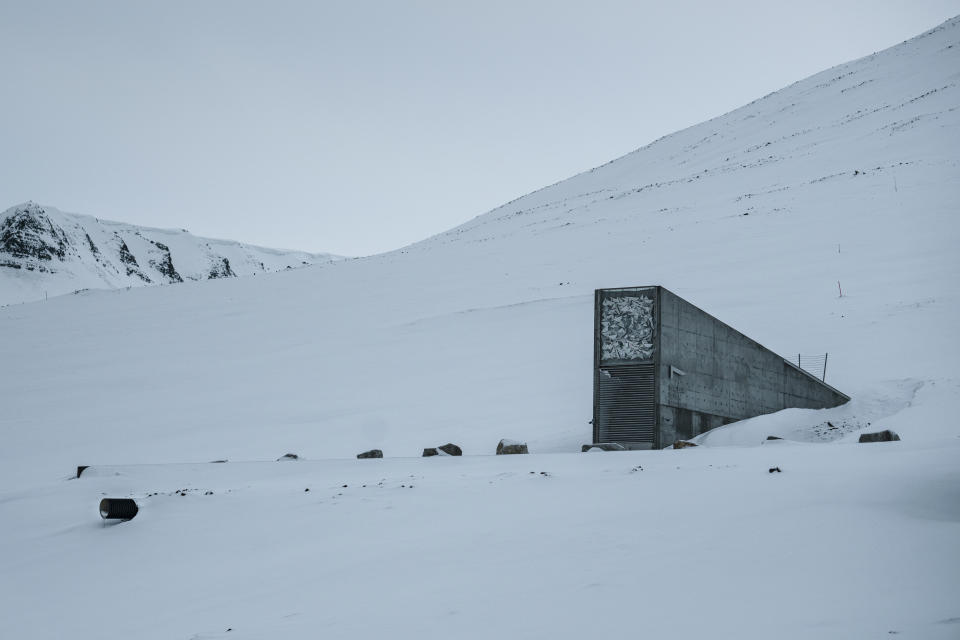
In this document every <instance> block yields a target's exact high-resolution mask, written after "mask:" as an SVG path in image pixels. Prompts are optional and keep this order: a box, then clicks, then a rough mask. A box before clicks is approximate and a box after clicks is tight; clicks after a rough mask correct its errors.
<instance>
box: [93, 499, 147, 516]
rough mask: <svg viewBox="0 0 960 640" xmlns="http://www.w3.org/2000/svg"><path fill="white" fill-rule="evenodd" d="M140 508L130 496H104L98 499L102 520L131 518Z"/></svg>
mask: <svg viewBox="0 0 960 640" xmlns="http://www.w3.org/2000/svg"><path fill="white" fill-rule="evenodd" d="M139 510H140V508H139V507H138V506H137V503H136V502H135V501H133V500H132V499H130V498H104V499H103V500H101V501H100V517H101V518H103V519H104V520H131V519H133V517H134V516H135V515H137V512H138V511H139Z"/></svg>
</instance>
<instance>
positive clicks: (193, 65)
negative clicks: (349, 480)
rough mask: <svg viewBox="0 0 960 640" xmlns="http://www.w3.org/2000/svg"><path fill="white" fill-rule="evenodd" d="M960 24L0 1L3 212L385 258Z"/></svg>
mask: <svg viewBox="0 0 960 640" xmlns="http://www.w3.org/2000/svg"><path fill="white" fill-rule="evenodd" d="M958 13H960V0H952V1H946V0H903V1H897V2H894V1H886V0H874V1H872V2H861V1H851V0H847V1H845V2H838V1H837V0H831V1H820V0H804V1H802V2H796V1H791V2H775V1H772V0H742V1H732V2H708V1H701V2H683V1H673V2H640V1H636V2H604V1H599V0H593V1H589V2H563V1H559V0H558V1H553V2H549V1H543V2H525V1H523V0H512V1H508V2H499V1H496V0H483V1H482V2H480V1H478V2H472V3H467V2H452V1H437V2H403V1H400V0H396V1H388V0H383V1H381V2H363V1H359V0H354V1H345V2H320V1H315V2H285V1H279V0H270V1H263V2H240V1H229V2H227V1H224V2H212V1H200V0H190V1H186V2H181V1H174V0H163V1H156V2H131V1H130V0H122V1H118V2H97V1H90V0H84V1H82V2H77V1H74V0H69V1H63V2H43V1H36V0H30V1H23V2H17V1H16V0H0V87H2V93H0V210H3V209H5V208H7V207H8V206H11V205H13V204H17V203H20V202H22V201H25V200H34V201H36V202H40V203H42V204H47V205H52V206H55V207H57V208H60V209H62V210H65V211H71V212H77V213H88V214H91V215H96V216H98V217H101V218H107V219H114V220H122V221H125V222H131V223H135V224H142V225H148V226H158V227H175V228H186V229H189V230H190V231H191V232H193V233H195V234H197V235H204V236H212V237H219V238H231V239H236V240H242V241H245V242H249V243H254V244H261V245H266V246H275V247H285V248H294V249H304V250H310V251H331V252H335V253H341V254H347V255H365V254H370V253H377V252H381V251H385V250H389V249H393V248H397V247H400V246H403V245H405V244H409V243H410V242H414V241H416V240H420V239H423V238H425V237H427V236H429V235H433V234H435V233H439V232H441V231H443V230H446V229H448V228H450V227H453V226H455V225H457V224H459V223H461V222H464V221H466V220H468V219H470V218H472V217H474V216H476V215H479V214H481V213H484V212H485V211H487V210H489V209H492V208H493V207H496V206H498V205H500V204H503V203H504V202H506V201H508V200H511V199H513V198H515V197H517V196H520V195H522V194H524V193H527V192H529V191H532V190H534V189H538V188H540V187H542V186H545V185H547V184H550V183H553V182H556V181H558V180H562V179H564V178H567V177H569V176H571V175H573V174H575V173H578V172H580V171H583V170H586V169H589V168H591V167H593V166H596V165H599V164H603V163H604V162H607V161H608V160H611V159H613V158H615V157H617V156H620V155H623V154H624V153H627V152H629V151H632V150H633V149H636V148H637V147H640V146H643V145H644V144H647V143H649V142H651V141H653V140H655V139H656V138H659V137H660V136H663V135H666V134H668V133H671V132H673V131H676V130H678V129H681V128H684V127H687V126H690V125H693V124H697V123H698V122H701V121H703V120H706V119H708V118H711V117H714V116H717V115H720V114H722V113H724V112H726V111H729V110H731V109H734V108H736V107H739V106H741V105H743V104H745V103H747V102H749V101H751V100H753V99H755V98H757V97H760V96H762V95H764V94H766V93H769V92H771V91H775V90H777V89H780V88H782V87H784V86H786V85H788V84H790V83H791V82H794V81H796V80H799V79H801V78H803V77H806V76H808V75H811V74H813V73H816V72H818V71H821V70H823V69H825V68H827V67H830V66H833V65H835V64H839V63H841V62H845V61H847V60H850V59H853V58H858V57H861V56H864V55H868V54H870V53H872V52H874V51H877V50H880V49H884V48H886V47H889V46H891V45H894V44H897V43H898V42H900V41H902V40H905V39H907V38H910V37H912V36H914V35H917V34H919V33H921V32H922V31H924V30H926V29H928V28H931V27H934V26H936V25H937V24H939V23H940V22H942V21H944V20H946V19H947V18H949V17H952V16H953V15H956V14H958Z"/></svg>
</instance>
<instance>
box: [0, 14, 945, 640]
mask: <svg viewBox="0 0 960 640" xmlns="http://www.w3.org/2000/svg"><path fill="white" fill-rule="evenodd" d="M958 84H960V19H953V20H951V21H949V22H947V23H945V24H944V25H941V26H940V27H938V28H937V29H934V30H933V31H931V32H929V33H927V34H924V35H922V36H919V37H917V38H915V39H913V40H910V41H908V42H906V43H904V44H901V45H899V46H897V47H894V48H892V49H889V50H887V51H884V52H881V53H878V54H875V55H873V56H869V57H867V58H864V59H862V60H857V61H854V62H850V63H847V64H844V65H841V66H839V67H836V68H834V69H830V70H828V71H825V72H823V73H821V74H818V75H816V76H813V77H811V78H808V79H806V80H803V81H801V82H798V83H796V84H793V85H791V86H789V87H787V88H785V89H783V90H781V91H778V92H776V93H773V94H771V95H769V96H766V97H764V98H762V99H760V100H757V101H756V102H753V103H751V104H749V105H747V106H745V107H743V108H741V109H738V110H736V111H733V112H731V113H729V114H726V115H724V116H721V117H718V118H716V119H714V120H711V121H709V122H706V123H703V124H701V125H698V126H696V127H692V128H690V129H687V130H684V131H681V132H678V133H676V134H673V135H671V136H668V137H666V138H663V139H661V140H658V141H656V142H655V143H653V144H651V145H649V146H647V147H644V148H642V149H639V150H638V151H636V152H634V153H632V154H629V155H627V156H625V157H623V158H620V159H618V160H616V161H613V162H611V163H609V164H607V165H605V166H603V167H599V168H597V169H595V170H593V171H590V172H587V173H584V174H581V175H579V176H576V177H574V178H572V179H570V180H567V181H564V182H561V183H559V184H557V185H553V186H551V187H547V188H545V189H542V190H540V191H538V192H536V193H533V194H530V195H528V196H525V197H523V198H520V199H518V200H516V201H514V202H512V203H509V204H507V205H505V206H503V207H501V208H499V209H497V210H495V211H492V212H490V213H487V214H485V215H482V216H480V217H478V218H476V219H474V220H472V221H471V222H469V223H467V224H465V225H463V226H461V227H459V228H457V229H453V230H451V231H449V232H447V233H444V234H441V235H439V236H436V237H433V238H430V239H427V240H424V241H423V242H420V243H418V244H416V245H413V246H410V247H407V248H405V249H402V250H399V251H396V252H392V253H389V254H385V255H381V256H375V257H371V258H365V259H359V260H349V261H339V262H336V263H333V264H331V265H328V266H325V267H323V268H305V269H298V270H292V271H289V272H282V273H275V274H268V275H264V276H259V277H257V278H246V279H219V280H213V281H204V282H187V283H185V284H183V285H181V286H177V287H153V288H140V289H131V290H129V291H127V290H119V291H91V292H85V293H84V294H82V295H77V296H64V297H61V298H58V299H55V300H50V301H49V302H48V303H44V304H25V305H17V306H10V307H6V308H3V309H0V336H3V339H0V363H2V368H0V390H2V394H3V401H2V403H0V429H2V433H3V435H4V446H3V447H2V448H0V479H2V481H3V482H2V485H3V487H5V489H3V490H2V493H0V522H2V523H3V527H0V576H2V578H0V602H2V603H3V604H2V605H0V606H3V607H4V608H5V610H4V611H2V612H0V613H2V615H0V635H2V636H5V637H6V636H10V637H23V636H31V637H42V638H55V637H63V636H64V635H68V634H69V635H71V636H72V637H102V636H103V635H104V632H103V629H102V625H103V622H102V621H103V620H104V617H105V614H103V615H101V613H102V612H106V611H110V612H118V613H116V616H117V617H116V618H115V619H116V620H117V624H118V625H119V627H120V628H121V630H120V631H117V632H116V633H115V634H114V635H121V636H134V637H158V638H159V637H164V638H166V637H184V638H190V637H196V638H220V637H225V638H234V637H247V638H254V637H288V638H305V637H317V636H318V635H322V636H333V637H381V636H385V635H390V636H392V637H393V636H398V637H411V638H413V637H416V638H423V637H451V635H453V636H458V637H459V636H462V637H478V638H479V637H491V636H492V635H494V634H496V635H507V636H508V637H527V638H537V637H570V638H573V637H583V636H584V635H587V634H591V635H594V636H597V637H622V636H627V635H640V636H650V637H680V638H683V637H691V638H692V637H705V636H707V635H718V636H720V637H743V638H754V637H755V638H761V637H763V638H767V637H770V636H771V635H773V634H776V636H777V637H778V638H813V637H816V638H851V637H865V638H869V637H889V635H890V634H891V632H896V633H897V634H901V635H900V636H899V637H917V638H920V637H922V638H955V637H956V636H957V629H958V628H960V625H958V620H960V608H958V607H957V603H958V602H960V578H958V576H960V551H958V548H957V546H956V542H955V541H956V540H957V539H958V537H960V512H958V508H957V507H958V505H960V495H958V494H957V491H958V487H960V478H958V475H957V469H958V468H960V446H958V445H960V423H958V422H957V421H956V417H955V416H956V413H957V411H956V409H957V406H958V403H960V379H958V375H957V365H956V363H957V362H958V361H960V341H958V340H957V337H956V327H957V326H960V290H958V289H960V287H958V283H960V260H958V257H957V250H956V247H957V246H958V240H960V227H958V222H957V220H956V207H957V202H958V201H960V171H958V164H960V156H958V154H957V151H956V150H957V149H958V148H960V110H958V106H960V89H958ZM231 262H232V261H231ZM838 281H839V282H840V285H841V286H842V290H843V296H842V297H841V296H839V290H838V284H837V283H838ZM644 284H663V285H665V286H667V287H669V288H670V289H671V290H673V291H674V292H676V293H677V294H678V295H680V296H682V297H684V298H686V299H687V300H689V301H691V302H692V303H694V304H696V305H698V306H700V307H701V308H703V309H704V310H706V311H707V312H709V313H712V314H714V315H716V316H717V317H719V318H720V319H721V320H723V321H725V322H727V323H729V324H730V325H732V326H733V327H735V328H737V329H738V330H740V331H743V332H744V333H745V334H747V335H749V336H750V337H752V338H754V339H756V340H758V341H759V342H761V343H762V344H764V345H765V346H767V347H769V348H771V349H773V350H775V351H777V352H779V353H782V354H784V355H792V354H796V353H803V354H818V353H824V352H829V353H830V369H829V370H828V372H827V381H828V382H830V383H831V384H832V385H834V386H835V387H837V388H839V389H840V390H842V391H844V392H846V393H848V394H849V395H851V396H852V397H853V400H852V401H851V403H850V404H849V405H847V406H844V407H840V408H838V409H833V410H829V411H796V410H793V411H787V412H781V413H778V414H774V415H772V416H768V417H763V418H757V419H755V420H752V421H747V422H745V423H742V424H737V425H729V426H727V427H724V428H722V429H719V430H717V431H715V432H711V433H709V434H706V436H704V437H703V439H702V443H703V445H704V446H702V447H700V448H698V449H685V450H682V451H653V452H630V453H623V454H620V453H611V454H579V453H575V452H576V451H578V449H579V445H580V444H581V443H583V442H586V441H588V440H589V438H590V426H589V425H588V424H587V422H588V420H589V419H590V415H591V381H592V377H591V363H592V329H593V326H592V323H593V314H592V311H593V309H592V304H593V297H592V291H593V289H594V288H596V287H611V286H625V285H644ZM828 423H830V424H833V425H841V426H842V427H841V428H839V429H838V431H841V433H834V432H833V431H832V430H829V428H828V427H826V426H824V425H827V424H828ZM878 428H892V429H895V430H896V431H898V432H899V433H900V435H901V436H902V438H903V440H902V442H898V443H884V444H876V445H859V444H856V439H857V434H858V431H860V430H874V429H878ZM766 435H781V436H783V437H786V438H788V440H787V441H785V442H784V441H780V442H775V443H774V444H762V443H763V442H764V438H765V436H766ZM502 437H510V438H514V439H518V440H523V441H526V442H527V443H529V445H530V449H531V451H532V452H533V453H534V454H533V455H531V456H528V457H521V456H518V457H516V458H512V459H509V460H504V459H502V458H494V457H492V456H490V455H489V454H491V453H492V452H493V450H494V448H495V446H496V443H497V441H498V440H499V439H500V438H502ZM448 441H453V442H455V443H458V444H460V445H461V446H462V447H463V449H464V451H465V454H466V455H465V457H464V458H462V459H456V458H444V459H442V460H437V459H421V458H419V457H417V456H418V455H419V453H420V451H421V449H422V448H423V447H427V446H436V445H439V444H442V443H445V442H448ZM712 445H722V446H712ZM372 447H379V448H382V449H383V450H384V451H385V454H386V456H387V458H386V459H384V460H372V461H364V460H353V459H352V456H353V455H354V454H356V453H358V452H360V451H363V450H365V449H369V448H372ZM288 451H292V452H295V453H298V454H300V455H301V456H303V457H305V458H306V460H304V461H298V462H290V463H286V462H284V463H278V462H272V461H273V460H275V459H276V458H277V457H279V456H281V455H282V454H284V453H286V452H288ZM224 458H227V459H229V460H230V462H229V463H227V464H222V465H208V464H203V463H206V462H208V461H210V460H215V459H224ZM335 458H344V459H339V460H338V459H335ZM346 458H350V459H346ZM243 461H250V462H243ZM173 463H201V464H173ZM78 464H91V465H94V467H92V468H91V469H90V470H89V471H91V472H92V473H91V475H90V476H89V477H86V476H85V477H83V478H80V479H77V480H66V478H68V477H69V476H71V475H72V474H73V471H74V469H75V467H76V465H78ZM115 465H120V466H115ZM775 466H778V467H780V468H781V469H782V470H783V472H782V473H768V469H769V468H772V467H775ZM638 467H639V468H642V469H643V470H642V471H640V470H639V469H638ZM635 469H636V470H635ZM530 471H534V473H533V474H531V473H530ZM541 471H545V472H547V474H548V475H543V474H541V473H540V472H541ZM541 481H542V482H541ZM381 483H382V484H381ZM411 483H413V484H414V488H412V489H411V488H409V485H410V484H411ZM535 483H540V484H535ZM344 484H346V485H348V486H347V487H343V485H344ZM357 484H359V485H360V486H359V487H357V486H356V485H357ZM364 484H366V485H367V486H366V487H363V485H364ZM306 488H311V491H309V492H306V491H304V489H306ZM175 489H188V490H189V491H183V493H184V494H185V495H183V496H181V495H180V494H179V493H174V490H175ZM368 490H369V491H368ZM206 491H212V492H213V494H211V495H205V493H206ZM364 492H366V493H364ZM103 494H107V495H112V496H115V495H130V496H134V497H136V498H137V499H138V500H140V501H141V503H142V504H143V505H144V510H143V513H142V514H141V515H140V516H138V517H137V519H135V520H133V521H131V522H130V523H126V524H122V525H117V526H108V527H101V525H100V524H99V523H98V522H97V516H96V510H95V509H96V506H95V505H96V501H97V500H98V499H99V498H100V497H101V496H102V495H103ZM151 494H156V495H151ZM338 494H342V495H338ZM227 629H232V630H231V631H227ZM107 635H109V634H107Z"/></svg>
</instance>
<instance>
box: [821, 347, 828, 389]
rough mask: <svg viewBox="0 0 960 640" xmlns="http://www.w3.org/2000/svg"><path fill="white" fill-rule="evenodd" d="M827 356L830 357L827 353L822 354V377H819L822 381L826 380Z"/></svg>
mask: <svg viewBox="0 0 960 640" xmlns="http://www.w3.org/2000/svg"><path fill="white" fill-rule="evenodd" d="M829 357H830V354H829V353H825V354H823V378H821V380H822V381H823V382H826V381H827V358H829Z"/></svg>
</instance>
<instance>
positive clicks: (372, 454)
mask: <svg viewBox="0 0 960 640" xmlns="http://www.w3.org/2000/svg"><path fill="white" fill-rule="evenodd" d="M382 457H383V451H381V450H380V449H370V451H364V452H363V453H358V454H357V458H360V459H364V458H382Z"/></svg>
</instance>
